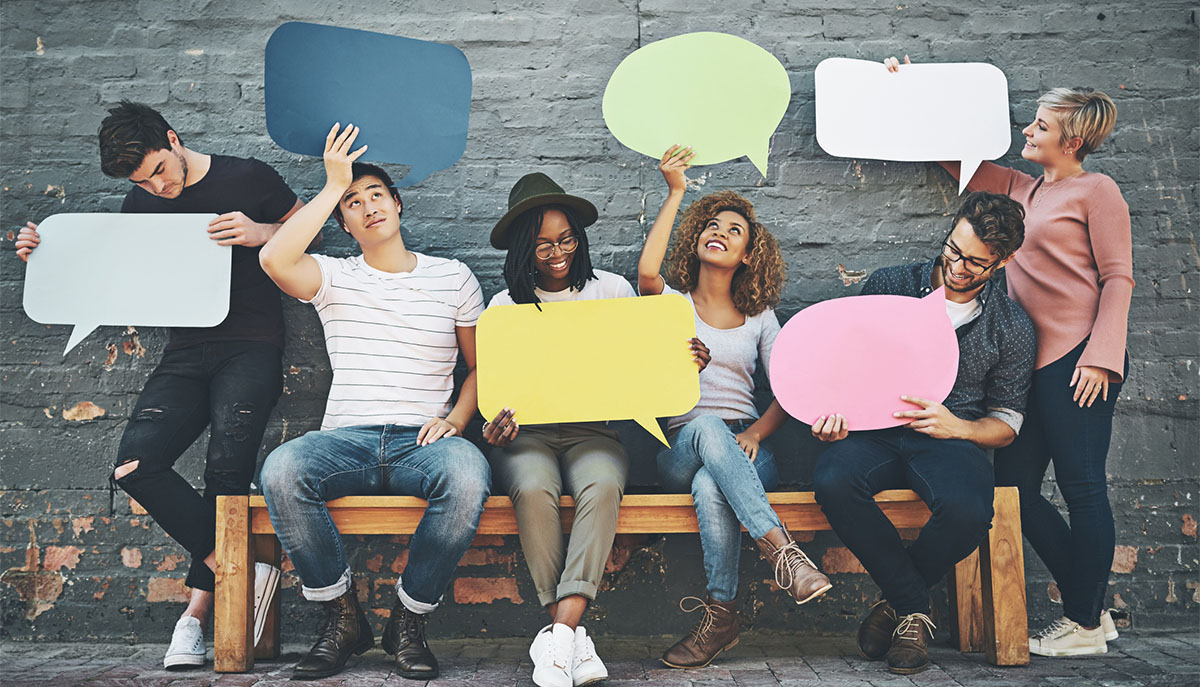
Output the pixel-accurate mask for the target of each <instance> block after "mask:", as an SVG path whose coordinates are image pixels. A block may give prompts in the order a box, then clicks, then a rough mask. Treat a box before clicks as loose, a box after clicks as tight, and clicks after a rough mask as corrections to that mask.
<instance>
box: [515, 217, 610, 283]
mask: <svg viewBox="0 0 1200 687" xmlns="http://www.w3.org/2000/svg"><path fill="white" fill-rule="evenodd" d="M546 210H558V211H560V212H562V213H563V214H564V215H566V216H567V223H568V224H570V225H571V231H573V232H574V233H575V236H576V237H578V239H579V247H578V248H576V249H575V257H574V259H573V260H572V261H571V269H570V271H569V272H567V279H568V281H570V284H571V286H570V288H572V289H575V290H577V291H578V290H581V289H583V285H584V284H585V283H586V282H587V280H589V279H595V278H596V273H595V272H594V271H592V258H591V255H590V254H589V253H588V240H587V232H585V231H584V230H583V225H582V224H581V223H580V222H579V217H578V216H576V214H575V211H574V210H572V209H571V208H569V207H567V206H565V205H539V206H538V207H535V208H530V209H528V210H526V211H525V212H522V213H521V214H520V215H517V218H516V219H514V220H513V222H512V224H511V225H509V227H508V236H509V243H508V256H507V257H506V258H505V259H504V283H505V284H507V285H508V295H509V296H510V297H512V299H513V303H518V304H520V303H538V302H540V301H539V300H538V297H537V295H536V294H534V292H533V289H534V288H535V287H536V286H537V282H536V281H535V280H536V278H537V267H536V266H535V261H536V260H537V256H535V255H534V253H533V251H534V249H535V248H537V235H538V232H540V231H541V230H542V217H543V216H544V215H545V213H546Z"/></svg>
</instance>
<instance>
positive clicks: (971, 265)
mask: <svg viewBox="0 0 1200 687" xmlns="http://www.w3.org/2000/svg"><path fill="white" fill-rule="evenodd" d="M942 257H943V258H945V259H946V262H947V264H950V263H952V262H954V261H956V260H962V263H963V268H964V269H966V270H967V271H968V272H970V273H971V274H974V275H980V274H983V273H984V272H987V271H988V270H990V269H991V268H993V267H995V266H996V263H998V262H1000V261H999V260H995V261H992V262H989V263H987V264H983V263H981V262H979V261H978V260H976V259H975V258H968V257H967V256H965V255H963V254H962V253H961V252H959V250H958V249H957V248H955V247H954V246H953V245H952V244H951V243H950V237H949V236H947V237H946V240H945V241H943V242H942Z"/></svg>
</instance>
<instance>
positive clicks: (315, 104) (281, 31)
mask: <svg viewBox="0 0 1200 687" xmlns="http://www.w3.org/2000/svg"><path fill="white" fill-rule="evenodd" d="M264 91H265V98H266V109H267V133H268V134H270V136H271V139H272V140H274V141H275V143H277V144H279V146H280V147H282V148H283V149H284V150H288V151H291V152H293V153H300V154H302V155H315V156H317V157H320V156H321V155H322V154H323V153H324V151H325V136H326V135H327V134H328V133H329V127H331V126H333V123H334V122H341V123H342V124H343V125H345V124H355V125H357V126H358V127H359V128H360V129H361V133H360V134H359V135H358V139H357V140H356V141H355V147H358V146H361V145H364V144H365V145H368V146H370V147H369V148H368V149H367V152H366V154H365V155H364V156H363V158H362V159H364V160H372V161H375V162H391V163H396V164H403V165H409V166H410V167H411V169H410V171H409V173H408V175H407V176H406V177H405V178H404V179H402V180H399V181H398V182H397V184H396V185H397V186H412V185H413V184H416V183H418V182H419V181H421V180H422V179H424V178H426V177H428V176H429V175H430V174H433V173H434V172H436V171H438V170H440V169H445V168H447V167H450V166H451V165H453V164H454V163H455V162H457V161H458V159H459V158H460V157H462V154H463V151H465V150H466V148H467V123H468V119H469V117H470V113H471V65H470V63H469V62H468V61H467V56H466V55H464V54H463V52H462V51H461V50H459V49H458V48H456V47H454V46H453V45H446V44H445V43H433V42H430V41H422V40H417V39H415V38H404V37H401V36H390V35H387V34H383V33H375V32H373V31H361V30H358V29H348V28H343V27H338V26H322V25H320V24H309V23H306V22H288V23H286V24H283V25H282V26H280V27H279V28H277V29H275V32H274V33H272V34H271V38H270V40H268V41H267V50H266V69H265V78H264Z"/></svg>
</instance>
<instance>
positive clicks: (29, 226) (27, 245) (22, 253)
mask: <svg viewBox="0 0 1200 687" xmlns="http://www.w3.org/2000/svg"><path fill="white" fill-rule="evenodd" d="M37 227H38V225H36V224H34V223H33V222H26V223H25V226H23V227H21V231H20V233H18V234H17V244H16V245H17V257H18V258H21V260H23V261H25V262H29V254H30V253H32V252H33V249H34V248H37V247H38V244H39V243H41V242H42V237H41V236H38V232H37Z"/></svg>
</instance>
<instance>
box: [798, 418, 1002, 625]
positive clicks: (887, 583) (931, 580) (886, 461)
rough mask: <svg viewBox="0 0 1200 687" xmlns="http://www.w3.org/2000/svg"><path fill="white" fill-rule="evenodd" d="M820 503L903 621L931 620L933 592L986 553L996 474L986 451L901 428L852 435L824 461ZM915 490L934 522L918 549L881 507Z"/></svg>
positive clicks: (816, 484)
mask: <svg viewBox="0 0 1200 687" xmlns="http://www.w3.org/2000/svg"><path fill="white" fill-rule="evenodd" d="M813 488H814V491H815V492H816V496H817V502H818V503H820V504H821V510H822V511H824V512H825V517H826V518H827V519H828V520H829V524H830V525H832V526H833V531H834V532H835V533H836V534H837V535H838V537H840V538H841V540H842V542H843V543H845V544H846V547H847V548H849V549H850V551H851V552H852V553H853V554H854V555H855V556H857V557H858V560H859V561H860V562H861V563H862V565H863V567H864V568H866V569H867V572H868V573H870V574H871V578H872V579H873V580H875V584H877V585H879V589H880V591H882V592H883V596H884V598H885V599H887V600H888V602H889V603H890V604H891V605H892V608H894V609H896V612H897V613H900V614H902V615H906V614H909V613H926V614H928V613H929V589H930V588H931V587H933V585H934V584H936V583H937V582H938V580H940V579H942V577H944V576H945V575H946V573H948V572H950V569H951V568H953V567H954V564H955V563H957V562H959V561H960V560H962V559H963V558H966V557H967V556H968V555H969V554H970V553H971V552H972V551H974V550H975V548H976V547H977V546H979V542H980V541H981V540H982V539H983V537H984V536H985V535H986V534H987V531H988V528H989V527H991V522H992V489H993V487H992V466H991V465H990V464H989V463H988V460H987V455H986V454H985V453H984V451H983V449H981V448H979V447H978V446H976V445H975V444H972V443H971V442H969V441H963V440H960V439H933V438H931V437H928V436H925V435H924V434H920V433H918V432H914V431H913V430H911V429H906V428H904V427H895V428H892V429H882V430H878V431H874V432H852V433H851V434H850V436H849V437H847V438H845V439H843V440H841V441H839V442H837V443H835V444H833V445H832V446H830V447H829V448H828V449H826V451H825V452H824V453H823V454H821V457H820V459H819V460H818V461H817V467H816V470H815V472H814V474H813ZM885 489H912V490H913V491H915V492H917V495H918V496H920V497H921V500H922V501H924V502H925V503H926V505H928V506H929V510H930V512H931V513H932V515H931V516H930V518H929V522H927V523H926V524H925V527H923V528H922V529H921V534H920V535H919V536H918V537H917V540H916V541H915V542H913V544H912V546H909V547H907V548H905V546H904V542H902V541H901V540H900V535H899V533H898V532H896V528H895V527H893V526H892V523H891V522H890V521H889V520H888V519H887V517H886V516H884V514H883V511H881V510H880V509H879V506H877V505H876V504H875V500H874V498H873V497H874V496H875V494H878V493H879V492H881V491H883V490H885Z"/></svg>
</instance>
